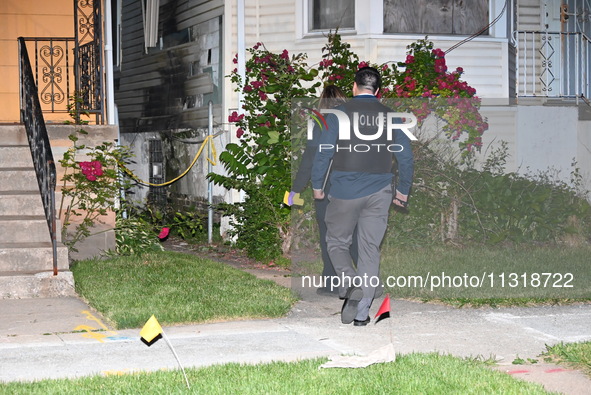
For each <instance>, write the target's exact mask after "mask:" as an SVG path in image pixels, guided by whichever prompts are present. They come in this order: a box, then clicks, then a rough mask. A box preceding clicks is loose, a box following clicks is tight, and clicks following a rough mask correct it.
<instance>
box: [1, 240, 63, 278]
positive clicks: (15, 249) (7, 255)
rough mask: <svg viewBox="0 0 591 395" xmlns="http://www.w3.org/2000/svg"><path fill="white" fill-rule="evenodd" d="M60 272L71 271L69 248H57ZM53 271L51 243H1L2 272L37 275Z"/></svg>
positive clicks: (61, 245) (61, 246)
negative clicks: (37, 273)
mask: <svg viewBox="0 0 591 395" xmlns="http://www.w3.org/2000/svg"><path fill="white" fill-rule="evenodd" d="M57 265H58V270H69V269H70V262H69V259H68V248H67V247H66V246H64V245H63V244H58V246H57ZM48 270H53V250H52V248H51V243H0V272H25V273H36V272H42V271H48Z"/></svg>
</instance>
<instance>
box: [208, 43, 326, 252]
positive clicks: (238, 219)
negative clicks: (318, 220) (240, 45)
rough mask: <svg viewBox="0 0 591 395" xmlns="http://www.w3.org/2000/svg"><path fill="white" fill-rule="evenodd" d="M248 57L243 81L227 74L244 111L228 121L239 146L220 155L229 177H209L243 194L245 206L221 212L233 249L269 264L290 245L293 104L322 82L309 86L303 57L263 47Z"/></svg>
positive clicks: (228, 206) (228, 207) (310, 74)
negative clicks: (226, 219) (227, 222)
mask: <svg viewBox="0 0 591 395" xmlns="http://www.w3.org/2000/svg"><path fill="white" fill-rule="evenodd" d="M248 52H249V55H250V57H249V59H248V60H247V61H246V76H245V79H244V80H242V79H241V77H240V75H239V74H238V71H237V70H234V72H232V74H231V75H230V79H231V81H232V83H234V84H235V86H236V91H241V92H242V94H243V95H244V105H243V108H242V109H240V111H239V112H233V113H232V114H230V116H229V119H228V121H229V122H231V123H232V124H234V125H235V127H236V128H235V130H236V137H237V138H238V139H239V142H238V143H230V144H228V145H227V146H226V150H225V151H224V152H223V153H221V154H220V161H221V163H223V165H224V167H225V168H226V171H227V172H228V175H220V174H213V173H212V174H209V176H208V177H209V179H210V180H212V181H213V182H214V183H216V184H219V185H222V186H224V187H225V188H227V189H235V190H239V191H243V193H244V200H243V201H241V202H238V203H235V204H222V205H221V207H220V208H221V209H222V210H224V211H225V214H226V215H228V216H230V218H231V225H233V231H232V236H234V237H236V241H237V246H238V247H240V248H244V249H245V250H246V251H247V254H248V255H249V256H250V257H253V258H256V259H259V260H261V261H266V262H268V261H271V260H275V259H277V258H279V257H281V256H282V255H283V254H285V253H287V252H288V251H289V247H290V241H291V227H290V221H291V217H290V208H289V207H288V206H286V205H284V204H283V203H282V201H283V194H284V193H285V191H287V190H289V189H290V187H291V166H290V163H291V162H290V160H291V139H290V133H289V126H290V106H291V100H292V98H296V97H306V96H312V95H315V94H316V91H317V88H318V87H319V85H320V82H313V80H314V79H315V77H316V75H317V71H316V70H314V69H310V68H309V67H308V66H307V64H306V62H305V60H306V56H305V55H303V54H299V55H290V54H289V53H288V52H287V51H286V50H284V51H283V52H282V53H280V54H275V53H272V52H269V51H268V50H267V49H266V48H265V47H264V45H262V44H261V43H258V44H257V45H255V46H254V47H253V48H250V49H249V50H248ZM234 63H237V58H235V59H234Z"/></svg>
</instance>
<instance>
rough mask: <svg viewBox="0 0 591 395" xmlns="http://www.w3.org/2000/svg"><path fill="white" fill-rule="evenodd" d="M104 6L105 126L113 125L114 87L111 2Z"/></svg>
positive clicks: (106, 2) (108, 1) (109, 0)
mask: <svg viewBox="0 0 591 395" xmlns="http://www.w3.org/2000/svg"><path fill="white" fill-rule="evenodd" d="M104 4H105V8H104V10H105V12H104V20H105V82H106V85H107V86H106V90H107V91H106V96H107V97H106V107H107V108H106V111H107V124H109V125H115V123H116V122H115V85H114V83H113V34H112V33H113V30H112V23H111V15H112V13H111V0H105V2H104Z"/></svg>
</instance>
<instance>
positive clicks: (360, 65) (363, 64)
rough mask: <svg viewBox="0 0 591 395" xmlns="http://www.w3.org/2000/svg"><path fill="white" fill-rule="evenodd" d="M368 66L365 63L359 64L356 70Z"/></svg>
mask: <svg viewBox="0 0 591 395" xmlns="http://www.w3.org/2000/svg"><path fill="white" fill-rule="evenodd" d="M368 66H369V64H368V63H367V62H359V66H357V68H358V69H362V68H364V67H368Z"/></svg>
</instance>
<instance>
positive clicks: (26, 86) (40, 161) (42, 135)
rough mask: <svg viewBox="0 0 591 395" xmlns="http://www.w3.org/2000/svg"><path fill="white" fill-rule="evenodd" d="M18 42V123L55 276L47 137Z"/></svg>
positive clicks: (52, 194) (28, 66)
mask: <svg viewBox="0 0 591 395" xmlns="http://www.w3.org/2000/svg"><path fill="white" fill-rule="evenodd" d="M18 42H19V71H20V87H21V90H20V102H21V122H22V123H23V124H24V125H25V129H26V131H27V139H28V140H29V147H30V148H31V156H32V157H33V166H34V168H35V173H36V174H37V183H38V184H39V191H40V192H41V199H42V200H43V209H44V210H45V218H46V219H47V225H48V227H49V234H50V237H51V244H52V248H53V274H54V275H57V229H56V218H55V185H56V169H55V161H54V160H53V154H52V152H51V146H50V144H49V136H48V134H47V128H46V127H45V120H44V119H43V112H42V110H41V103H40V102H39V93H38V91H37V85H36V84H35V78H34V76H33V69H32V67H31V62H30V61H29V54H28V52H27V46H26V43H25V40H24V38H22V37H20V38H19V39H18Z"/></svg>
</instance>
